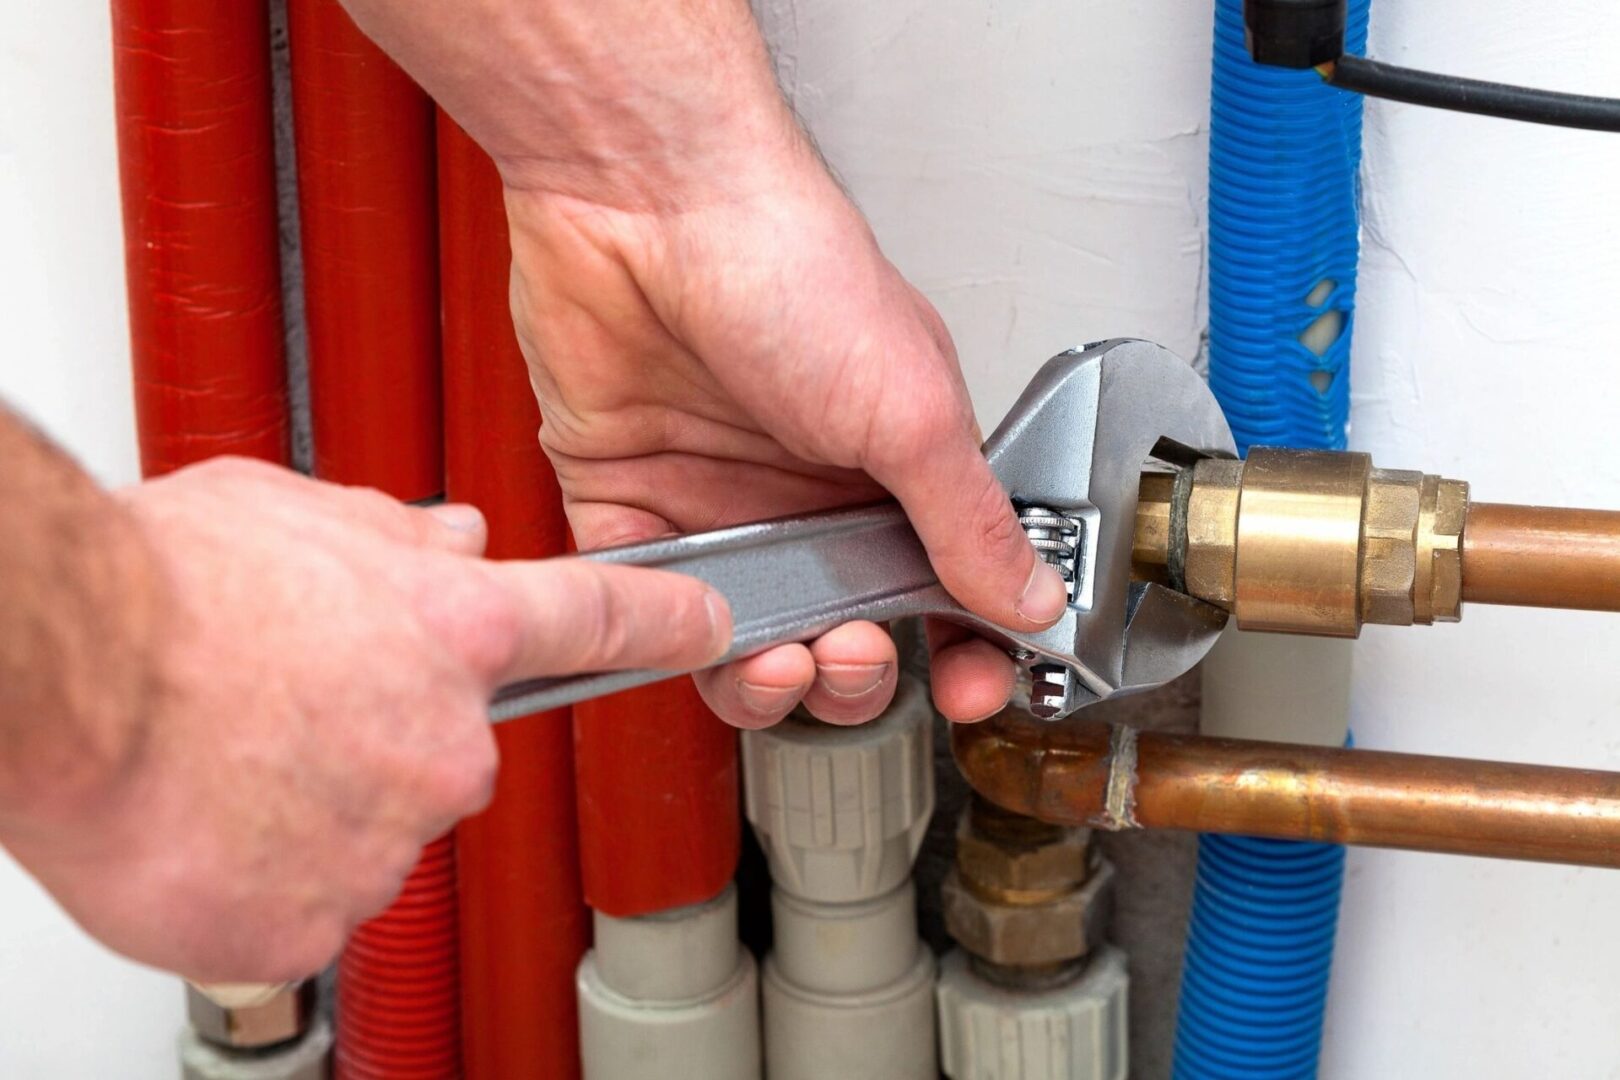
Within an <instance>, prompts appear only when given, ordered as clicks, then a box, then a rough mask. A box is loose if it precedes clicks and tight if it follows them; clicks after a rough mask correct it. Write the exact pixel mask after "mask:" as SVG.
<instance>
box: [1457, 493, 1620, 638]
mask: <svg viewBox="0 0 1620 1080" xmlns="http://www.w3.org/2000/svg"><path fill="white" fill-rule="evenodd" d="M1462 570H1463V582H1462V590H1463V600H1464V601H1465V602H1467V603H1473V604H1517V605H1521V606H1525V607H1556V608H1583V609H1585V610H1588V611H1620V511H1614V510H1568V509H1562V508H1555V507H1546V506H1503V505H1500V504H1496V503H1474V504H1473V505H1471V506H1470V507H1469V508H1468V522H1467V525H1466V526H1465V527H1464V528H1463V542H1462Z"/></svg>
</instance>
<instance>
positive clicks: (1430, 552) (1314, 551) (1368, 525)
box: [1134, 448, 1468, 637]
mask: <svg viewBox="0 0 1620 1080" xmlns="http://www.w3.org/2000/svg"><path fill="white" fill-rule="evenodd" d="M1467 514H1468V485H1467V484H1466V483H1463V482H1462V481H1459V480H1446V479H1442V478H1441V477H1438V476H1432V475H1427V474H1424V473H1420V472H1413V471H1409V470H1403V469H1378V468H1374V467H1373V464H1372V459H1371V458H1370V457H1369V456H1368V455H1366V454H1357V453H1335V452H1326V451H1307V450H1274V449H1267V448H1257V449H1254V450H1251V451H1250V452H1249V456H1248V458H1247V459H1246V460H1244V461H1226V460H1214V459H1209V460H1204V461H1200V462H1198V463H1197V464H1196V465H1195V466H1194V467H1193V468H1191V469H1187V470H1183V471H1182V472H1181V473H1180V474H1178V475H1177V476H1175V477H1174V478H1173V479H1172V480H1171V481H1169V482H1166V481H1165V480H1164V479H1163V478H1162V477H1153V478H1145V479H1144V484H1143V488H1142V499H1141V504H1140V507H1139V510H1138V515H1137V520H1138V527H1137V545H1136V549H1135V551H1134V555H1135V559H1136V562H1137V564H1138V566H1139V567H1140V566H1150V567H1151V566H1153V565H1156V564H1158V563H1159V558H1158V555H1159V551H1160V547H1159V545H1160V539H1159V538H1160V537H1162V538H1163V553H1164V558H1163V565H1164V567H1165V570H1166V574H1167V576H1168V579H1169V584H1171V585H1173V586H1174V587H1176V588H1178V589H1181V590H1183V591H1185V592H1187V593H1188V594H1190V595H1192V596H1195V597H1197V598H1199V599H1200V600H1204V601H1205V602H1207V603H1211V604H1214V605H1216V606H1218V607H1221V608H1224V609H1226V610H1227V611H1230V612H1232V614H1233V615H1235V616H1236V618H1237V623H1238V626H1239V627H1241V628H1242V629H1245V630H1266V631H1274V632H1283V633H1296V634H1319V635H1324V636H1328V637H1356V636H1357V635H1358V634H1359V633H1360V632H1361V627H1362V625H1363V624H1365V623H1377V624H1381V625H1388V626H1411V625H1414V624H1417V625H1429V624H1431V623H1436V622H1455V621H1457V620H1458V619H1459V618H1460V617H1461V615H1462V537H1463V525H1464V522H1465V519H1466V518H1467Z"/></svg>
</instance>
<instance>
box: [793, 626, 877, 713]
mask: <svg viewBox="0 0 1620 1080" xmlns="http://www.w3.org/2000/svg"><path fill="white" fill-rule="evenodd" d="M810 655H811V657H812V658H813V659H814V660H815V663H816V681H815V683H814V684H812V685H811V687H810V690H809V692H808V693H807V694H805V696H804V707H805V708H807V709H809V710H810V712H811V714H812V715H814V716H815V717H817V718H818V719H821V720H825V721H826V722H827V723H829V724H864V723H866V722H867V721H868V720H872V719H875V718H876V717H877V716H878V715H879V714H880V713H882V712H883V710H884V709H887V708H888V707H889V702H890V701H892V700H893V699H894V688H895V686H896V684H897V681H898V679H899V675H898V672H899V655H898V653H897V652H896V651H895V647H894V639H893V638H891V637H890V636H889V634H888V632H887V631H886V630H884V629H883V628H882V627H881V626H878V625H877V624H876V623H870V622H853V623H846V624H845V625H843V626H840V627H838V628H837V629H836V630H832V631H830V632H828V633H826V634H823V635H822V636H821V638H820V639H819V640H817V641H815V642H813V643H812V644H811V645H810Z"/></svg>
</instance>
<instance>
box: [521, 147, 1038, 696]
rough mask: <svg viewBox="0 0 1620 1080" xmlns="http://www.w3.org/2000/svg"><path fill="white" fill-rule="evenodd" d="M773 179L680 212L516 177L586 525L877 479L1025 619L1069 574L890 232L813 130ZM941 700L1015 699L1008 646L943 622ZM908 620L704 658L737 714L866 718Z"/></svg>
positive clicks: (945, 564) (548, 421)
mask: <svg viewBox="0 0 1620 1080" xmlns="http://www.w3.org/2000/svg"><path fill="white" fill-rule="evenodd" d="M797 158H798V160H796V161H795V160H792V159H790V160H789V161H787V162H785V163H783V162H778V163H777V164H778V168H777V169H775V170H773V173H774V175H773V179H772V182H771V183H769V184H767V185H765V186H763V187H761V188H760V189H759V190H755V191H745V192H741V193H738V194H737V195H736V196H735V197H733V198H729V199H726V200H724V201H717V202H716V203H715V204H714V205H704V206H696V207H689V208H685V209H683V210H681V211H680V212H663V211H646V210H642V211H634V210H620V209H616V208H612V207H607V206H603V205H600V204H594V203H590V202H585V201H582V200H580V199H577V198H573V197H567V196H557V195H551V194H548V193H537V192H524V191H511V192H509V194H508V208H509V217H510V220H511V223H512V236H513V250H514V264H513V302H514V310H515V313H516V318H517V325H518V329H519V337H520V340H521V341H522V344H523V348H524V353H525V355H526V356H527V358H528V359H529V362H530V369H531V375H532V380H533V383H534V386H535V388H536V390H537V392H538V395H539V398H540V404H541V411H542V413H543V414H544V421H545V422H544V426H543V427H542V429H541V441H542V443H543V444H544V446H545V448H546V451H547V453H548V454H549V455H550V457H551V459H552V461H553V463H554V464H555V466H556V468H557V474H558V478H559V480H560V482H561V484H562V489H563V493H564V498H565V500H566V505H567V508H568V515H569V520H570V522H571V524H572V525H573V528H574V534H575V536H576V538H577V540H578V542H579V544H580V546H581V547H582V548H586V549H589V548H596V547H603V546H610V545H614V544H622V543H628V542H632V541H637V540H643V539H648V538H652V537H657V536H662V535H666V534H669V533H674V532H695V531H700V530H706V529H713V528H717V527H720V526H724V525H729V524H735V523H737V522H741V521H751V520H759V519H763V518H770V517H777V516H781V515H783V514H787V513H790V512H795V511H800V510H806V509H816V508H821V507H828V506H836V505H840V504H846V503H855V502H862V501H871V500H874V499H877V498H881V497H883V494H884V489H887V490H888V491H889V492H892V493H893V494H894V495H896V496H897V497H898V498H899V499H900V500H901V502H902V503H903V504H904V505H905V507H906V509H907V511H908V512H909V513H910V515H911V518H912V521H913V523H914V524H915V525H916V527H917V530H918V532H919V533H920V534H921V535H922V537H923V539H924V541H925V543H926V544H927V546H928V549H929V552H930V555H931V557H932V558H933V560H934V563H935V566H936V568H937V570H938V571H939V573H940V576H941V578H942V580H943V581H945V583H946V584H947V587H949V588H950V589H951V591H952V593H953V595H955V596H956V597H957V598H958V599H959V600H961V601H962V602H963V603H964V604H966V605H968V606H969V607H971V608H973V609H974V610H976V611H978V612H980V613H982V614H985V615H986V616H988V617H990V618H993V619H994V620H995V621H997V622H999V623H1001V624H1003V625H1007V626H1011V627H1019V628H1024V629H1030V628H1036V627H1039V626H1042V625H1045V624H1047V623H1049V622H1050V621H1051V620H1053V619H1055V618H1056V617H1057V616H1058V615H1059V614H1060V613H1061V611H1062V607H1063V604H1064V603H1065V600H1066V596H1065V592H1064V588H1063V585H1062V582H1061V581H1060V580H1059V579H1058V577H1057V575H1056V573H1054V572H1052V571H1051V570H1050V569H1049V568H1047V567H1046V566H1045V564H1043V563H1040V562H1038V561H1037V559H1036V558H1035V555H1034V552H1033V551H1032V550H1031V548H1030V545H1029V543H1028V542H1027V540H1026V539H1025V537H1024V534H1023V532H1022V531H1021V529H1020V528H1019V526H1018V523H1017V521H1016V520H1015V518H1014V514H1013V511H1012V508H1011V505H1010V503H1009V501H1008V498H1007V495H1006V493H1005V492H1004V491H1003V489H1002V488H1001V486H1000V484H999V483H998V482H997V481H996V479H995V477H994V476H993V475H992V474H991V472H990V470H989V468H988V467H987V466H986V464H985V462H984V459H983V457H982V456H981V455H980V453H979V442H980V436H979V434H978V431H977V430H976V428H975V426H974V422H973V417H972V413H971V410H970V405H969V402H968V398H967V394H966V391H965V388H964V387H963V384H962V380H961V376H960V373H959V369H958V366H957V361H956V355H955V352H954V350H953V348H952V346H951V342H950V338H949V335H948V334H947V332H946V330H945V328H944V326H943V324H942V323H941V322H940V319H939V317H938V315H937V314H936V313H935V312H934V309H933V308H932V307H931V306H930V305H929V304H928V302H927V301H926V300H925V299H923V297H922V296H921V295H920V294H918V293H917V292H916V290H914V289H913V288H911V287H910V286H909V285H908V284H906V282H905V281H903V280H902V279H901V277H900V275H899V274H898V273H897V272H896V271H895V269H894V267H893V266H891V265H890V264H889V263H888V261H887V260H885V259H884V258H883V256H882V254H881V253H880V252H879V250H878V247H877V244H876V243H875V241H874V240H873V238H872V235H871V233H870V232H869V230H868V229H867V228H866V226H865V224H864V222H862V220H861V219H860V217H859V215H858V214H856V213H855V211H854V210H853V208H851V207H850V205H849V204H848V202H847V201H846V200H845V199H844V197H843V195H842V193H841V192H839V191H838V190H837V188H836V187H835V186H834V185H833V184H832V182H831V180H830V179H829V178H828V177H827V175H826V173H825V171H824V170H823V169H822V168H821V166H820V164H819V162H816V161H815V160H814V159H813V158H811V157H810V155H809V154H808V151H807V149H806V148H802V147H801V148H799V150H798V151H797ZM931 637H932V639H933V642H934V644H935V647H936V651H935V655H934V680H933V682H934V693H935V698H936V701H937V703H938V705H939V707H940V709H941V711H943V712H944V713H945V714H946V715H947V716H950V717H952V718H953V719H958V720H971V719H978V718H981V717H983V716H985V715H987V714H989V713H993V712H995V711H996V710H998V709H1000V708H1001V707H1002V706H1003V705H1004V704H1005V703H1006V700H1007V697H1008V695H1009V693H1010V692H1011V688H1012V680H1013V667H1012V664H1011V662H1010V661H1009V660H1008V659H1007V657H1006V656H1005V654H1003V653H1002V652H1001V651H1000V650H999V649H997V648H995V647H994V646H992V645H990V644H988V643H986V642H983V641H980V640H978V639H976V638H973V637H971V636H970V635H968V634H967V633H965V632H962V631H959V630H957V629H956V628H953V627H945V626H943V625H940V626H936V627H935V628H933V630H932V631H931ZM895 678H896V657H895V652H894V646H893V643H892V642H891V641H890V639H889V637H888V635H887V634H886V633H885V632H884V631H883V630H882V629H881V628H879V627H877V626H874V625H872V624H870V623H853V624H850V625H847V626H844V627H841V628H840V629H838V630H835V631H833V632H832V633H829V634H827V635H826V636H825V637H823V638H822V639H821V640H819V641H816V642H813V643H811V644H810V645H808V646H802V645H791V646H785V647H782V648H778V649H774V650H771V651H769V652H767V653H764V654H762V655H760V656H756V657H753V658H751V659H749V660H745V661H742V662H739V663H736V664H732V665H730V666H728V667H726V668H722V669H717V670H715V671H710V672H705V673H703V674H701V675H699V676H698V685H699V687H700V689H701V690H702V691H703V694H704V696H705V698H706V699H707V700H708V701H709V703H710V705H711V706H712V707H713V708H714V709H715V710H716V711H717V712H718V713H719V714H720V715H721V716H723V717H725V718H726V719H728V720H730V721H732V722H733V723H736V724H739V725H741V726H746V727H753V726H762V725H765V724H769V723H773V722H775V721H776V720H778V719H780V718H781V717H782V716H783V715H785V714H786V713H787V712H788V710H790V709H791V708H792V707H793V706H794V705H795V704H796V703H797V702H799V701H800V700H801V699H802V700H803V701H804V703H805V704H806V706H807V707H808V708H809V709H810V710H811V711H812V712H813V713H815V714H816V715H817V716H820V717H821V718H822V719H824V720H829V721H833V722H839V723H854V722H860V721H864V720H868V719H870V718H872V717H873V716H875V715H877V713H879V712H881V711H882V710H883V709H884V708H885V707H886V706H887V704H888V702H889V700H890V698H891V696H892V694H893V692H894V686H895Z"/></svg>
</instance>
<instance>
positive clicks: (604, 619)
mask: <svg viewBox="0 0 1620 1080" xmlns="http://www.w3.org/2000/svg"><path fill="white" fill-rule="evenodd" d="M574 591H575V592H576V597H575V599H576V600H577V601H578V607H577V608H576V610H577V611H578V613H579V619H578V622H576V623H575V624H573V625H571V626H570V627H569V634H570V637H571V638H572V640H573V642H574V644H573V650H574V651H575V656H574V660H575V662H576V664H578V665H581V666H587V667H588V666H591V665H595V664H602V663H608V662H611V661H612V660H613V659H614V658H615V657H618V656H622V655H623V654H624V651H625V648H626V646H627V645H628V643H629V641H630V638H631V635H632V629H631V625H630V623H631V619H630V614H629V611H628V609H627V606H626V605H625V604H623V603H622V602H621V597H620V594H619V589H618V587H617V586H616V585H615V584H614V582H613V579H612V577H611V576H610V575H608V574H604V573H585V574H582V575H580V577H579V578H578V580H577V581H576V583H575V590H574Z"/></svg>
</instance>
